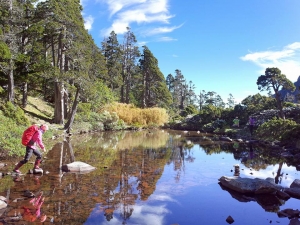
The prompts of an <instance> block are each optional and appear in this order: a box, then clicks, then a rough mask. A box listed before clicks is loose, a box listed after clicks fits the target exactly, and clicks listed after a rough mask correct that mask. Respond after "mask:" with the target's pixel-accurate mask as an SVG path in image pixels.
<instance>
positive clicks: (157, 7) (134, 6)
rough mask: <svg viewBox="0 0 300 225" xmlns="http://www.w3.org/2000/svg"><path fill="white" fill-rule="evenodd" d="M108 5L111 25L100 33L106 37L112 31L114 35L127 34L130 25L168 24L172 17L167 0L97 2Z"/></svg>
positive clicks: (163, 31) (172, 28)
mask: <svg viewBox="0 0 300 225" xmlns="http://www.w3.org/2000/svg"><path fill="white" fill-rule="evenodd" d="M99 1H100V2H102V3H105V4H107V5H108V10H109V14H110V18H111V19H112V25H111V26H110V27H109V28H107V29H104V30H102V31H101V33H102V35H104V36H108V35H109V33H110V32H111V31H112V30H113V31H114V32H115V33H116V34H124V33H125V32H127V29H126V27H131V25H132V24H134V23H135V24H138V25H143V26H144V25H145V24H150V23H151V24H154V23H155V24H156V25H157V24H161V23H162V24H170V19H171V18H173V17H174V16H173V15H170V13H169V9H168V8H169V6H168V1H169V0H99ZM177 28H179V27H169V28H168V27H164V28H157V29H153V30H152V31H151V32H149V34H151V35H154V34H159V33H166V32H172V31H173V30H174V29H177Z"/></svg>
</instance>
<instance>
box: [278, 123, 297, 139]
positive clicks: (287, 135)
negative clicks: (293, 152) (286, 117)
mask: <svg viewBox="0 0 300 225" xmlns="http://www.w3.org/2000/svg"><path fill="white" fill-rule="evenodd" d="M299 137H300V125H299V124H297V125H295V126H293V128H291V129H290V130H288V131H286V132H285V133H284V134H283V135H282V141H283V142H286V143H297V142H299Z"/></svg>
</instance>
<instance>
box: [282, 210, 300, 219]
mask: <svg viewBox="0 0 300 225" xmlns="http://www.w3.org/2000/svg"><path fill="white" fill-rule="evenodd" d="M277 215H278V217H288V218H298V217H299V216H300V211H299V210H298V209H297V210H294V209H284V210H281V211H279V212H278V213H277Z"/></svg>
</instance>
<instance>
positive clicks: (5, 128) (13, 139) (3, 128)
mask: <svg viewBox="0 0 300 225" xmlns="http://www.w3.org/2000/svg"><path fill="white" fill-rule="evenodd" d="M0 121H1V125H0V133H1V136H0V150H1V151H2V153H3V156H7V155H9V156H12V155H16V156H21V155H23V154H24V152H25V148H24V146H22V144H21V137H22V134H23V131H24V130H25V128H26V127H25V126H21V125H16V123H15V121H14V120H13V119H10V118H7V117H5V116H4V115H3V114H2V113H0Z"/></svg>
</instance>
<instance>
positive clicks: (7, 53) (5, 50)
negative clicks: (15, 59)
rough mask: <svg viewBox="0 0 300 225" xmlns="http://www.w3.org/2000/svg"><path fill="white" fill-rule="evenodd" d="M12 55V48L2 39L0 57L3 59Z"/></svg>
mask: <svg viewBox="0 0 300 225" xmlns="http://www.w3.org/2000/svg"><path fill="white" fill-rule="evenodd" d="M10 57H11V53H10V50H9V48H8V46H7V44H5V42H3V41H0V58H1V60H3V59H10Z"/></svg>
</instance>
